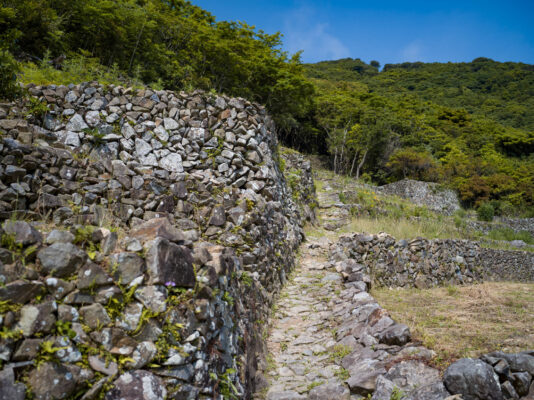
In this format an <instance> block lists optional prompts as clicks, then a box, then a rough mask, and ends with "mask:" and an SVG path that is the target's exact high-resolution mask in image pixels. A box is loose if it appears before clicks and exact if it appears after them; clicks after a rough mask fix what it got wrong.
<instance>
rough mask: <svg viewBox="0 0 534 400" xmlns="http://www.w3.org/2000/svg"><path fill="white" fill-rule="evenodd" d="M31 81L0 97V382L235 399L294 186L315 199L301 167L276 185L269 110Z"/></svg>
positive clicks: (246, 388)
mask: <svg viewBox="0 0 534 400" xmlns="http://www.w3.org/2000/svg"><path fill="white" fill-rule="evenodd" d="M29 91H30V93H31V95H32V96H33V98H32V99H30V100H26V101H23V102H19V103H6V104H0V133H1V135H2V137H1V142H0V216H1V218H2V219H3V220H4V222H3V223H2V229H1V231H0V234H1V238H2V242H1V248H0V279H1V282H0V283H1V287H0V365H1V366H2V371H1V372H0V381H1V382H2V387H5V388H6V389H5V390H6V391H9V393H10V394H11V395H12V397H10V398H13V399H23V398H24V396H25V392H26V391H27V392H28V393H32V395H33V396H34V398H36V399H51V398H58V399H62V398H83V399H91V398H99V397H102V396H104V397H105V398H106V399H119V398H120V399H134V398H135V399H139V398H143V399H147V400H148V399H152V398H161V397H164V396H167V398H171V399H194V398H206V399H207V398H209V399H212V398H229V397H231V396H236V397H238V398H248V397H249V396H250V393H252V392H253V387H254V384H255V377H256V376H255V375H256V373H255V371H256V367H257V359H258V357H257V355H258V354H260V353H261V352H262V351H263V340H262V337H261V334H262V332H260V329H261V326H262V324H259V323H258V322H261V321H262V320H266V319H267V318H268V315H269V311H270V305H271V303H272V301H273V296H274V295H275V294H276V293H277V291H278V289H279V288H280V286H281V284H282V283H283V282H284V280H285V276H286V274H287V273H288V271H289V270H290V269H291V268H292V267H293V264H294V251H295V250H296V248H297V247H298V245H299V243H300V241H301V240H302V239H303V233H302V220H303V218H302V212H301V210H306V213H308V214H309V213H311V214H309V215H307V218H309V219H310V218H312V217H313V215H312V214H313V208H312V207H310V206H309V204H308V201H311V200H312V197H313V196H305V197H303V198H301V196H300V195H299V194H296V193H294V191H295V190H301V191H303V192H306V193H308V192H309V193H312V192H313V188H311V189H310V188H307V187H306V185H308V183H309V182H311V170H310V168H309V165H307V166H306V163H305V161H304V160H302V159H299V157H298V156H295V157H294V159H292V160H291V161H290V162H291V163H292V165H294V166H295V167H296V168H298V167H299V166H303V167H304V169H303V173H302V179H301V180H300V181H299V182H298V184H297V185H296V186H294V187H293V189H292V188H290V187H288V185H287V183H286V179H285V178H284V176H283V174H282V172H281V169H280V164H281V161H280V158H279V156H278V154H277V141H276V137H275V135H274V133H273V132H274V126H273V123H272V121H271V119H270V118H269V116H268V115H266V113H265V110H264V109H263V108H262V107H260V106H259V105H257V104H253V103H250V102H248V101H245V100H243V99H235V98H227V97H225V96H212V95H209V94H205V93H202V92H194V93H190V94H187V93H174V92H170V91H152V90H148V89H146V90H132V89H126V88H122V87H115V86H109V87H104V86H101V85H99V84H97V83H87V84H81V85H70V86H54V85H51V86H48V87H39V86H30V87H29ZM292 190H293V191H292ZM293 198H298V199H299V202H298V203H299V204H298V205H297V204H296V203H295V202H294V201H293V200H292V199H293ZM150 394H152V395H150ZM140 396H142V397H140ZM151 396H152V397H151ZM154 396H155V397H154Z"/></svg>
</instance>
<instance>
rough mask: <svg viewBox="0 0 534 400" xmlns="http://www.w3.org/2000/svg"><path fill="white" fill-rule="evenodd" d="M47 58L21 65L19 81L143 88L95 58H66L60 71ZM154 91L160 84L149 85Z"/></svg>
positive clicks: (82, 56)
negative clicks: (97, 83)
mask: <svg viewBox="0 0 534 400" xmlns="http://www.w3.org/2000/svg"><path fill="white" fill-rule="evenodd" d="M48 61H49V58H48V57H46V56H45V59H44V60H43V61H42V62H40V63H39V64H35V63H32V62H28V63H23V64H21V73H20V74H19V77H18V78H19V81H20V82H22V83H24V84H28V83H34V84H36V85H49V84H56V85H68V84H70V83H74V84H77V83H82V82H91V81H98V82H99V83H101V84H103V85H110V84H115V85H121V86H133V87H134V88H137V89H140V88H143V87H144V85H143V82H141V80H139V79H137V78H135V77H134V78H127V77H126V76H125V75H124V74H123V73H121V72H120V71H119V70H118V68H117V67H111V68H107V67H104V66H102V65H101V64H100V63H99V62H98V60H97V59H96V58H93V57H90V56H89V55H88V54H87V55H85V56H84V55H80V56H76V57H72V58H67V59H66V60H65V61H64V62H63V65H62V69H61V70H57V69H55V68H54V67H53V66H52V65H50V64H49V63H48ZM151 86H152V87H153V88H154V89H161V88H162V87H161V84H160V83H158V82H157V83H154V84H152V85H151Z"/></svg>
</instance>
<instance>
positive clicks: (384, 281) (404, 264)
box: [332, 233, 534, 288]
mask: <svg viewBox="0 0 534 400" xmlns="http://www.w3.org/2000/svg"><path fill="white" fill-rule="evenodd" d="M332 256H333V257H334V258H335V259H343V258H344V257H349V258H351V259H353V260H355V261H356V262H358V263H359V264H365V273H366V274H368V275H370V276H371V277H372V280H373V282H374V283H375V284H376V285H378V286H389V287H413V286H415V287H418V288H427V287H433V286H441V285H449V284H468V283H474V282H477V281H483V280H507V281H522V282H532V281H534V253H532V252H526V251H509V250H494V249H488V248H484V247H480V245H479V244H478V243H477V242H472V241H468V240H454V239H435V240H428V239H423V238H417V239H413V240H410V241H408V240H403V239H401V240H397V239H395V238H394V237H392V236H390V235H388V234H386V233H380V234H378V235H371V234H365V233H363V234H360V233H355V234H350V235H344V236H341V237H340V239H339V241H338V243H337V245H336V248H335V250H333V252H332Z"/></svg>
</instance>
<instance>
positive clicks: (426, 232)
mask: <svg viewBox="0 0 534 400" xmlns="http://www.w3.org/2000/svg"><path fill="white" fill-rule="evenodd" d="M341 231H342V232H344V233H348V232H367V233H375V234H376V233H379V232H387V233H388V234H390V235H392V236H393V237H395V238H396V239H413V238H416V237H424V238H427V239H438V238H439V239H472V237H471V236H470V235H469V234H468V233H467V232H465V231H463V230H459V229H458V228H456V226H455V225H454V223H453V222H452V220H450V219H448V218H445V219H442V220H439V219H411V218H406V217H400V218H396V217H392V216H384V215H383V216H378V217H354V218H353V219H352V222H351V223H350V224H349V225H347V226H346V227H344V228H342V229H341Z"/></svg>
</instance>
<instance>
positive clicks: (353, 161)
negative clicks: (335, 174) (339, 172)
mask: <svg viewBox="0 0 534 400" xmlns="http://www.w3.org/2000/svg"><path fill="white" fill-rule="evenodd" d="M359 155H360V152H359V151H357V152H356V154H354V158H353V159H352V165H351V167H350V174H349V176H352V172H353V171H354V165H355V164H356V160H357V159H358V156H359Z"/></svg>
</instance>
